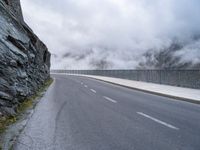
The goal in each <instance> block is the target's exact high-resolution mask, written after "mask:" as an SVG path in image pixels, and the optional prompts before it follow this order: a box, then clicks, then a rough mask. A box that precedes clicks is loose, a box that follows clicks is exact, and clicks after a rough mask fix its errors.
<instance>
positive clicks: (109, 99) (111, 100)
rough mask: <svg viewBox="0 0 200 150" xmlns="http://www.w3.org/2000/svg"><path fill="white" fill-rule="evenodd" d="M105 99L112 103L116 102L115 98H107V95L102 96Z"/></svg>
mask: <svg viewBox="0 0 200 150" xmlns="http://www.w3.org/2000/svg"><path fill="white" fill-rule="evenodd" d="M103 97H104V98H105V99H106V100H108V101H110V102H113V103H117V101H116V100H113V99H112V98H109V97H107V96H103Z"/></svg>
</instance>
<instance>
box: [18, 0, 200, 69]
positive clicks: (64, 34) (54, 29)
mask: <svg viewBox="0 0 200 150" xmlns="http://www.w3.org/2000/svg"><path fill="white" fill-rule="evenodd" d="M21 3H22V9H23V13H24V18H25V20H26V22H27V23H28V24H29V26H30V27H31V28H32V29H33V30H34V32H35V33H36V34H37V35H38V36H39V37H40V38H41V39H42V40H43V41H44V43H45V44H46V45H47V47H48V48H49V50H50V52H51V53H52V54H53V55H52V68H68V69H73V68H79V69H87V68H91V67H92V66H91V64H93V63H94V64H95V62H96V61H97V62H98V61H100V60H106V61H108V62H109V63H110V67H111V68H134V67H135V66H137V63H138V62H139V61H140V58H141V55H142V54H143V53H145V52H146V51H148V50H149V49H157V50H159V49H160V48H162V47H165V46H168V45H170V43H171V42H172V40H174V39H175V38H176V39H179V40H181V41H184V40H185V41H188V39H190V38H191V36H194V35H195V34H199V33H200V16H199V14H200V0H21ZM199 47H200V44H199V43H195V48H194V47H193V46H190V48H189V49H186V50H184V52H180V53H179V54H178V55H183V58H184V59H185V60H187V59H191V57H194V58H195V57H197V56H198V57H197V58H196V59H199V57H200V56H199V53H200V52H199ZM191 52H192V53H191ZM198 52H199V53H198ZM188 54H190V55H191V56H190V57H189V58H188ZM197 54H198V55H197ZM63 56H65V57H63ZM194 58H193V59H194Z"/></svg>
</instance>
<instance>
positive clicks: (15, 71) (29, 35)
mask: <svg viewBox="0 0 200 150" xmlns="http://www.w3.org/2000/svg"><path fill="white" fill-rule="evenodd" d="M49 69H50V53H49V52H48V49H47V47H46V46H45V44H43V43H42V41H40V39H39V38H38V37H37V36H36V35H35V34H34V33H33V31H32V30H31V29H30V28H29V27H28V25H27V24H26V23H25V22H24V19H23V16H22V11H21V6H20V0H0V114H14V113H15V111H16V107H17V105H18V104H20V103H21V102H23V101H24V100H25V99H26V98H27V97H28V96H30V95H32V94H34V93H35V92H36V90H37V89H38V88H39V87H40V86H41V85H42V84H43V83H44V82H45V80H47V79H48V78H49V77H50V75H49Z"/></svg>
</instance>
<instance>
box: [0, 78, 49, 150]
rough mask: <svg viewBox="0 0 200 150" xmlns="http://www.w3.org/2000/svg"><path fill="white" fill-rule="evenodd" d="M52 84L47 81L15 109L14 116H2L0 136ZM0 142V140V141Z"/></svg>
mask: <svg viewBox="0 0 200 150" xmlns="http://www.w3.org/2000/svg"><path fill="white" fill-rule="evenodd" d="M52 82H53V79H52V78H50V79H48V80H47V81H46V82H45V83H44V84H43V85H42V86H41V87H40V88H39V90H38V91H37V92H36V94H35V95H32V96H30V97H28V98H27V99H25V100H24V101H23V102H22V103H21V104H19V105H18V107H17V114H16V115H14V116H11V115H10V116H2V117H0V135H1V134H2V133H4V132H5V130H6V129H7V128H8V126H9V125H11V124H13V123H15V122H16V121H17V120H18V118H19V116H20V115H21V114H22V113H24V112H25V111H26V110H27V109H28V108H31V107H33V105H34V100H36V99H37V98H39V97H41V96H42V93H43V92H44V91H45V90H46V89H47V88H48V87H49V86H50V85H51V83H52ZM0 140H1V139H0ZM0 150H1V146H0Z"/></svg>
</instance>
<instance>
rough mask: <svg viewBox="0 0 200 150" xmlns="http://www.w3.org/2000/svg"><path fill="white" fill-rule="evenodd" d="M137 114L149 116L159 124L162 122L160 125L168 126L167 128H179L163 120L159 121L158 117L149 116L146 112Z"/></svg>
mask: <svg viewBox="0 0 200 150" xmlns="http://www.w3.org/2000/svg"><path fill="white" fill-rule="evenodd" d="M137 114H139V115H141V116H143V117H146V118H149V119H151V120H153V121H155V122H157V123H159V124H162V125H164V126H166V127H168V128H171V129H174V130H179V128H177V127H175V126H173V125H171V124H168V123H166V122H164V121H161V120H159V119H156V118H154V117H151V116H149V115H147V114H145V113H142V112H137Z"/></svg>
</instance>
